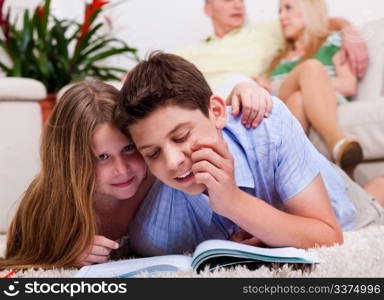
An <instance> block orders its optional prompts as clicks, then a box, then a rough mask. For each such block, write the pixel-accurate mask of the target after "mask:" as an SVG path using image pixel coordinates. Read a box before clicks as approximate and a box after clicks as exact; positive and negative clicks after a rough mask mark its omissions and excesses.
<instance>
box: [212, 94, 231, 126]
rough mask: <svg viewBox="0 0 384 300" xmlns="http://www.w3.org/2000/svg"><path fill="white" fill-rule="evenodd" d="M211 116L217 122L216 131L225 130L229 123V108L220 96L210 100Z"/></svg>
mask: <svg viewBox="0 0 384 300" xmlns="http://www.w3.org/2000/svg"><path fill="white" fill-rule="evenodd" d="M209 115H210V118H211V119H212V120H213V121H214V122H215V126H216V129H223V128H224V126H225V124H226V123H227V106H226V104H225V101H224V100H223V99H221V98H220V97H219V96H215V95H212V96H211V98H209Z"/></svg>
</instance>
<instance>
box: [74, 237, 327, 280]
mask: <svg viewBox="0 0 384 300" xmlns="http://www.w3.org/2000/svg"><path fill="white" fill-rule="evenodd" d="M257 262H258V263H260V262H264V263H272V262H273V263H294V264H314V263H318V262H320V260H319V259H318V258H317V257H316V256H315V255H313V254H310V253H308V252H306V251H305V250H303V249H297V248H292V247H285V248H260V247H255V246H249V245H244V244H240V243H236V242H232V241H226V240H207V241H204V242H202V243H200V244H199V245H198V246H197V247H196V249H195V251H194V253H193V256H187V255H163V256H153V257H145V258H137V259H126V260H119V261H113V262H108V263H103V264H98V265H91V266H85V267H82V268H81V269H80V270H79V272H78V273H77V274H76V275H75V277H120V278H127V277H134V276H135V275H138V274H139V273H142V272H147V273H156V272H176V271H180V270H190V269H193V270H196V271H199V270H202V269H205V268H206V267H207V266H208V268H209V269H211V270H212V269H215V268H217V267H228V266H233V265H238V264H249V263H257Z"/></svg>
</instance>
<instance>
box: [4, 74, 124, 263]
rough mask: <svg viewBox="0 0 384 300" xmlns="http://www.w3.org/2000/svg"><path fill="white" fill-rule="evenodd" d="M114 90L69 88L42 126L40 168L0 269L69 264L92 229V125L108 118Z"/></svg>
mask: <svg viewBox="0 0 384 300" xmlns="http://www.w3.org/2000/svg"><path fill="white" fill-rule="evenodd" d="M117 97H118V91H117V89H115V88H114V87H112V86H110V85H107V84H105V83H103V82H101V81H97V80H92V81H84V82H81V83H78V84H76V85H75V86H73V87H72V88H70V89H69V90H68V91H67V92H66V93H65V94H64V95H63V97H62V98H61V99H60V101H59V102H58V103H57V105H56V107H55V109H54V110H53V112H52V115H51V116H50V118H49V120H48V121H47V124H46V126H45V128H44V131H43V135H42V141H41V148H40V156H41V170H40V172H39V174H38V175H37V177H36V178H35V179H34V180H33V181H32V183H31V184H30V185H29V187H28V189H27V191H26V192H25V194H24V196H23V198H22V200H21V203H20V205H19V207H18V209H17V212H16V215H15V216H14V218H13V220H12V222H11V224H10V227H9V230H8V233H7V248H6V253H5V258H4V259H1V260H0V268H1V269H4V268H13V269H25V268H29V267H34V268H37V267H41V268H53V267H69V266H73V265H74V263H75V260H76V258H77V257H78V256H79V254H80V253H81V252H83V251H84V250H85V249H86V247H87V246H89V245H90V243H91V242H92V240H93V238H94V235H95V233H96V222H97V220H96V216H95V212H94V206H93V195H94V184H95V155H94V153H93V150H92V136H93V133H94V131H95V129H96V127H97V126H98V125H100V124H102V123H104V122H112V121H113V113H114V109H115V107H116V100H117Z"/></svg>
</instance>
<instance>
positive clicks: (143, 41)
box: [6, 0, 384, 66]
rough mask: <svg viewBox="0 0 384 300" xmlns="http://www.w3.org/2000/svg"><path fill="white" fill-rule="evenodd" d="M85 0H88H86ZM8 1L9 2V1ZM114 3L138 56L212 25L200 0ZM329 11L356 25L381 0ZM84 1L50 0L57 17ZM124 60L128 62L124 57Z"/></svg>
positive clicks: (338, 1) (31, 1)
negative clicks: (204, 12) (137, 51)
mask: <svg viewBox="0 0 384 300" xmlns="http://www.w3.org/2000/svg"><path fill="white" fill-rule="evenodd" d="M88 1H89V0H88ZM11 3H12V4H11ZM36 3H39V1H38V0H6V4H8V5H9V4H11V5H12V6H13V7H15V10H21V9H22V8H23V7H33V6H34V5H36ZM111 3H113V4H118V5H117V7H115V8H112V9H110V10H108V15H109V16H110V17H111V18H112V20H113V25H114V27H113V31H114V33H115V34H116V36H118V37H119V38H122V39H125V40H126V41H127V42H128V43H129V44H130V45H132V46H134V47H136V48H138V49H139V50H140V53H139V54H140V56H141V57H144V56H145V54H146V53H148V52H149V51H151V50H155V49H162V50H165V51H172V50H173V49H177V48H179V47H182V46H184V45H187V44H190V43H193V42H196V41H199V40H200V39H202V38H204V37H205V36H207V35H208V34H209V33H210V32H211V30H212V28H211V24H210V21H209V19H208V18H207V17H205V16H204V14H203V9H202V7H203V4H204V0H112V1H111ZM246 3H247V7H248V14H249V20H250V21H251V22H252V21H254V20H257V19H271V18H276V17H277V7H278V0H246ZM327 3H328V6H329V10H330V15H331V16H341V17H345V18H347V19H348V20H350V21H351V22H353V23H354V24H356V25H360V24H363V23H364V22H366V21H368V20H371V19H378V18H382V17H384V2H383V0H364V1H363V0H327ZM83 7H84V1H79V0H65V1H64V0H52V10H53V13H54V14H55V15H57V16H58V17H71V18H75V19H78V20H81V18H82V14H83ZM123 61H124V64H127V66H128V65H131V64H132V63H130V62H129V61H127V60H123Z"/></svg>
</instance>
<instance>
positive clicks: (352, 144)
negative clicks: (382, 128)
mask: <svg viewBox="0 0 384 300" xmlns="http://www.w3.org/2000/svg"><path fill="white" fill-rule="evenodd" d="M279 18H280V24H281V29H282V32H283V35H284V37H285V48H284V50H283V51H282V52H281V54H280V55H278V56H277V57H275V59H274V60H273V61H272V63H271V65H270V67H269V68H268V70H267V72H266V73H265V74H264V75H263V76H262V77H261V78H260V79H259V82H260V83H261V85H263V86H266V87H268V89H270V90H271V91H272V92H273V93H274V94H275V95H278V96H279V97H280V98H281V99H282V100H283V101H284V102H285V103H286V105H287V106H288V107H289V109H290V110H291V112H292V113H293V114H294V115H295V116H296V118H297V119H298V120H299V121H300V123H301V125H302V127H303V129H304V130H305V132H307V133H308V131H309V128H310V126H313V127H314V129H315V130H316V131H317V132H318V133H319V134H320V135H321V136H322V138H323V139H324V141H325V143H326V145H327V147H328V149H329V151H330V153H331V154H332V159H333V161H334V162H335V163H336V164H338V165H340V166H341V167H342V168H343V169H344V170H346V171H348V172H349V173H350V172H351V171H352V170H353V169H354V167H355V166H356V165H357V164H358V163H360V162H361V161H362V159H363V153H362V148H361V146H360V144H359V142H358V141H357V140H356V139H354V138H351V137H347V136H346V135H345V134H344V132H343V131H342V129H341V128H340V127H339V125H338V123H337V115H336V110H337V105H338V104H342V103H345V102H347V101H348V97H350V96H353V95H354V94H355V92H356V88H357V79H356V77H355V75H354V74H353V73H352V71H351V70H350V68H349V66H348V64H347V63H342V60H341V53H340V48H341V34H340V32H333V33H331V32H330V30H329V22H328V14H327V7H326V4H325V3H324V1H323V0H281V1H280V8H279Z"/></svg>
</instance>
